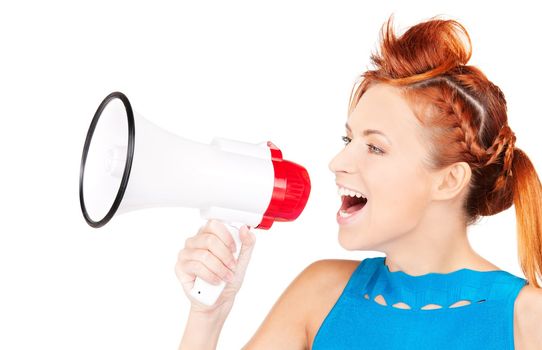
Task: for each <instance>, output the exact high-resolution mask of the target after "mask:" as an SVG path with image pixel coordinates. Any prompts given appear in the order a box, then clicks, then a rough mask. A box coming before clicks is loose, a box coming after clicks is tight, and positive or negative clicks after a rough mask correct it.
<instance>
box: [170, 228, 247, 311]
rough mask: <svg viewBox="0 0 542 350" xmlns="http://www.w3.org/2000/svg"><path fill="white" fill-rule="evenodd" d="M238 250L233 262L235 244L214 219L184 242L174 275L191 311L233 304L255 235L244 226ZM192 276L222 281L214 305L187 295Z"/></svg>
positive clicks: (213, 281) (207, 309)
mask: <svg viewBox="0 0 542 350" xmlns="http://www.w3.org/2000/svg"><path fill="white" fill-rule="evenodd" d="M239 236H240V240H241V247H240V248H239V249H241V251H240V253H239V258H238V260H237V261H235V258H234V255H233V253H234V251H235V243H234V241H233V238H232V236H231V233H230V232H229V231H228V229H227V228H226V226H225V225H224V224H223V223H221V222H220V221H218V220H208V221H207V223H206V224H205V225H204V226H202V227H201V228H200V229H199V231H198V232H197V233H196V235H194V236H192V237H189V238H188V239H186V241H185V247H184V248H183V249H182V250H181V251H180V252H179V255H178V258H177V263H176V265H175V272H176V274H177V278H178V279H179V281H181V284H182V287H183V289H184V292H185V294H186V296H187V297H188V299H189V300H190V302H191V303H192V310H193V311H199V312H212V311H215V310H218V309H223V308H227V312H229V309H230V308H231V306H232V305H233V301H234V299H235V295H236V294H237V292H238V291H239V289H240V288H241V285H242V283H243V279H244V276H245V272H246V269H247V266H248V262H249V261H250V257H251V255H252V250H253V248H254V245H255V243H256V236H255V235H254V233H252V232H250V231H249V229H248V227H247V226H246V225H243V226H242V227H241V229H240V231H239ZM196 277H200V278H202V279H203V280H205V281H207V282H209V283H211V284H214V285H217V284H219V283H220V281H225V282H226V286H225V287H224V290H223V291H222V293H221V295H220V296H219V297H218V300H217V301H216V303H215V304H214V305H211V306H208V305H204V304H202V303H200V302H198V301H197V300H195V299H194V298H192V296H191V295H190V290H191V289H192V287H193V286H194V281H195V280H196Z"/></svg>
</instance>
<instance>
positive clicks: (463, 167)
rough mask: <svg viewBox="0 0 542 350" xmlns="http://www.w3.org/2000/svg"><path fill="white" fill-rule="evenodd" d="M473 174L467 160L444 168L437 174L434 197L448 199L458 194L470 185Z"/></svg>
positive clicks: (433, 190)
mask: <svg viewBox="0 0 542 350" xmlns="http://www.w3.org/2000/svg"><path fill="white" fill-rule="evenodd" d="M471 175H472V171H471V168H470V166H469V164H468V163H466V162H458V163H455V164H452V165H450V166H448V167H446V168H444V169H442V170H441V171H439V172H437V173H436V174H435V181H434V182H433V184H434V185H433V188H432V198H433V199H435V200H446V199H451V198H454V197H456V196H458V195H459V194H460V193H461V192H462V191H463V189H464V188H466V187H468V185H469V182H470V178H471Z"/></svg>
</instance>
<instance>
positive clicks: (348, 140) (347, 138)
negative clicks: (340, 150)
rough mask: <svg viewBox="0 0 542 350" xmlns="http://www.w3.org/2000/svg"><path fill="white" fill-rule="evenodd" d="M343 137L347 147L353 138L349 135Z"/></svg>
mask: <svg viewBox="0 0 542 350" xmlns="http://www.w3.org/2000/svg"><path fill="white" fill-rule="evenodd" d="M341 138H342V140H343V141H344V146H345V147H346V146H348V144H349V143H350V142H352V139H351V138H350V137H348V136H342V137H341Z"/></svg>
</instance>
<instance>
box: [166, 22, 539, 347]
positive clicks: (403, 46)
mask: <svg viewBox="0 0 542 350" xmlns="http://www.w3.org/2000/svg"><path fill="white" fill-rule="evenodd" d="M392 19H393V17H390V19H389V20H388V21H387V22H386V23H385V25H384V26H383V27H382V32H381V43H380V49H379V50H378V51H377V52H376V53H374V54H372V55H371V60H372V63H373V64H374V69H373V70H368V71H366V72H364V73H363V74H362V75H361V77H360V78H361V79H360V80H359V82H358V83H356V84H355V85H354V88H353V89H352V93H351V95H350V99H349V110H348V118H347V120H346V125H345V129H346V135H345V136H344V137H343V140H344V141H345V147H344V149H342V150H341V151H340V152H339V153H338V154H337V155H336V156H335V157H334V158H333V159H332V160H331V162H330V163H329V168H330V170H331V171H332V172H333V173H334V174H335V179H336V185H337V187H338V192H339V195H341V197H342V200H343V201H342V206H341V208H340V209H339V211H338V212H337V222H338V224H339V242H340V244H341V246H342V247H343V248H345V249H347V250H361V251H363V250H371V251H380V252H383V253H385V257H375V258H366V259H363V260H362V261H351V260H320V261H316V262H314V263H312V264H310V265H309V266H308V267H307V268H305V270H303V271H302V272H301V273H300V274H299V275H298V276H297V277H296V278H295V279H294V281H293V282H292V283H291V284H290V285H289V286H288V288H286V290H285V291H284V293H283V294H282V295H281V296H280V298H279V299H278V300H277V302H276V303H275V305H274V306H273V308H272V309H271V311H270V312H269V314H268V315H267V317H266V318H265V320H264V321H263V323H262V325H261V326H260V327H259V329H258V330H257V332H256V334H254V335H253V337H252V338H251V339H250V340H249V341H248V343H247V344H246V345H245V346H244V348H243V349H258V350H260V349H281V350H287V349H291V350H302V349H314V350H323V349H334V350H342V349H522V350H530V349H542V290H541V289H540V282H538V281H537V278H538V279H539V278H540V277H542V211H541V204H542V203H541V200H542V186H541V184H540V180H539V178H538V175H537V173H536V171H535V169H534V167H533V164H532V163H531V161H530V160H529V158H528V157H527V155H526V153H525V152H523V151H522V150H521V149H520V148H518V147H516V145H515V141H516V137H515V135H514V132H513V131H512V130H511V128H510V126H509V125H508V117H507V111H506V100H505V97H504V94H503V92H502V91H501V90H500V89H499V87H497V86H496V85H495V84H493V83H492V82H491V81H490V80H489V79H488V78H487V77H486V76H485V75H484V73H482V71H481V70H480V69H478V68H476V67H474V66H470V65H467V62H468V61H469V59H470V57H471V41H470V37H469V35H468V33H467V31H466V29H465V28H464V27H463V26H462V25H461V24H460V23H459V22H457V21H455V20H443V19H437V18H432V19H430V20H427V21H424V22H421V23H418V24H416V25H414V26H412V27H410V28H409V29H408V30H406V31H405V32H404V33H403V34H402V35H400V36H397V35H396V34H395V33H394V32H393V25H392ZM512 204H514V207H515V212H516V218H517V239H518V249H519V251H518V255H519V258H520V265H521V269H522V271H523V273H524V277H525V278H523V277H519V276H515V275H513V274H511V273H509V272H507V271H504V270H501V269H499V268H498V267H497V266H495V265H494V264H493V263H491V262H490V261H488V260H486V259H485V258H483V257H482V256H480V255H479V254H478V253H477V252H476V251H474V250H473V248H472V247H471V245H470V244H469V240H468V237H467V227H468V226H469V225H472V224H474V223H476V222H477V221H478V220H479V219H480V218H481V217H483V216H491V215H495V214H497V213H500V212H502V211H504V210H506V209H508V208H510V207H511V206H512ZM241 240H242V248H241V253H240V256H239V259H238V261H235V260H234V258H233V254H232V250H231V249H230V247H231V245H232V244H233V241H232V238H231V236H230V234H229V232H228V231H227V230H226V228H225V227H224V226H223V225H222V224H220V223H219V222H216V221H209V222H207V224H206V225H205V226H203V227H202V228H201V229H200V230H199V232H198V233H197V234H196V235H194V236H193V237H191V238H189V239H188V240H187V241H186V245H185V247H184V249H182V250H181V252H180V253H179V258H178V262H177V265H176V271H177V276H178V278H179V280H180V281H181V283H182V286H183V289H184V290H185V292H186V294H187V296H189V293H188V292H189V291H190V289H191V288H192V286H193V283H194V280H195V278H196V277H198V276H199V277H201V278H203V279H205V280H207V281H209V282H211V283H218V282H219V281H220V280H225V281H227V284H226V288H225V289H224V292H223V293H222V295H221V296H220V298H219V300H218V301H217V303H216V304H215V305H213V306H211V307H208V306H205V305H202V304H198V303H197V301H195V300H192V299H190V301H191V303H192V304H191V310H190V315H189V317H188V322H187V324H186V329H185V332H184V335H183V338H182V340H181V344H180V349H183V350H186V349H215V348H216V344H217V340H218V337H219V334H220V331H221V329H222V325H223V324H224V322H225V320H226V318H227V316H228V314H229V312H230V310H231V308H232V306H233V304H234V300H235V295H236V293H237V292H238V291H239V288H240V287H241V284H242V281H243V278H244V274H245V271H246V267H247V264H248V262H249V260H250V255H251V252H252V249H253V247H254V244H255V236H254V234H253V233H251V232H250V231H249V230H248V229H247V227H243V228H242V230H241ZM189 298H190V297H189Z"/></svg>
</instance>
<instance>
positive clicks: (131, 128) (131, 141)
mask: <svg viewBox="0 0 542 350" xmlns="http://www.w3.org/2000/svg"><path fill="white" fill-rule="evenodd" d="M116 98H118V99H119V100H121V101H122V103H123V104H124V108H126V116H127V118H128V149H127V152H126V164H125V166H124V173H123V174H122V181H121V183H120V186H119V190H118V192H117V196H116V197H115V201H114V202H113V205H112V206H111V208H110V209H109V212H108V213H107V214H106V215H105V216H104V217H103V218H102V219H101V220H99V221H94V220H92V219H91V218H90V217H89V215H88V213H87V208H86V207H85V198H84V196H83V179H84V177H85V164H86V162H87V155H88V150H89V147H90V141H91V140H92V136H93V135H94V129H96V125H97V124H98V120H99V119H100V116H101V115H102V112H103V110H104V109H105V107H106V106H107V105H108V104H109V102H111V101H112V100H114V99H116ZM134 145H135V122H134V113H133V111H132V106H131V105H130V101H128V98H127V97H126V95H124V94H123V93H122V92H118V91H115V92H112V93H110V94H109V95H107V97H106V98H105V99H104V100H103V101H102V103H100V106H99V107H98V109H97V110H96V113H95V114H94V118H92V123H90V127H89V129H88V133H87V138H86V140H85V147H84V149H83V157H82V159H81V171H80V173H79V201H80V202H81V210H82V211H83V216H84V217H85V220H86V221H87V223H88V224H89V225H90V226H92V227H95V228H98V227H102V226H103V225H105V224H107V222H109V220H111V218H112V217H113V216H114V215H115V213H116V211H117V209H118V208H119V205H120V203H121V202H122V197H123V196H124V192H125V191H126V186H127V185H128V179H129V178H130V171H131V170H132V160H133V158H134Z"/></svg>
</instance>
